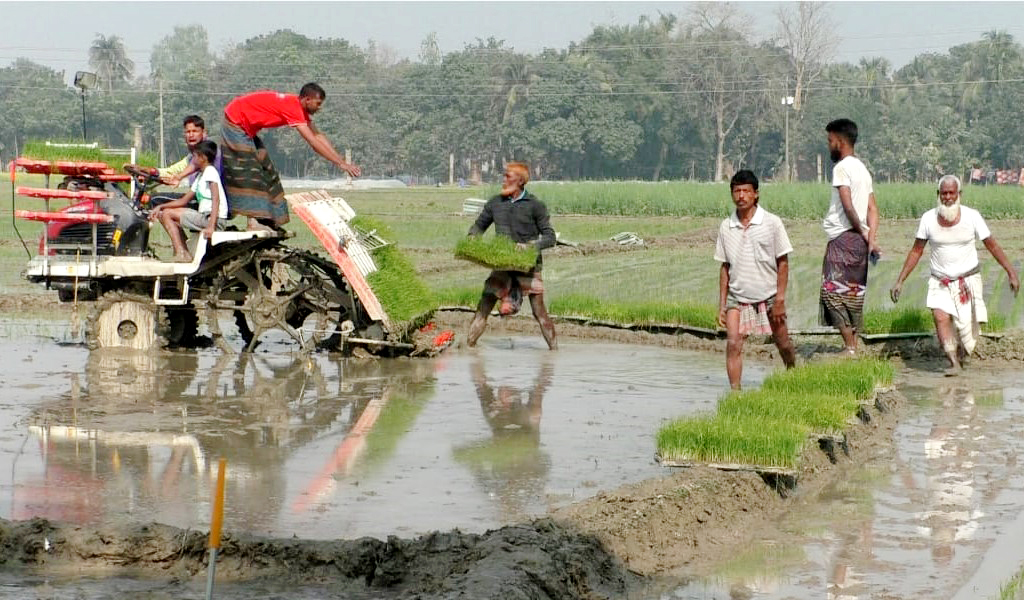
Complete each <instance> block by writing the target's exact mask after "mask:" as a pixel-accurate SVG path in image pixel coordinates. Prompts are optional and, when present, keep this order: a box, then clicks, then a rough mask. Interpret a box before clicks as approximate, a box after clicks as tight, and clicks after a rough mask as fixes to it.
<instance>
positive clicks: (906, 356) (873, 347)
mask: <svg viewBox="0 0 1024 600" xmlns="http://www.w3.org/2000/svg"><path fill="white" fill-rule="evenodd" d="M472 318H473V313H472V311H471V310H470V309H457V310H440V311H438V312H437V313H435V315H434V321H435V322H436V323H437V324H438V326H441V327H444V328H448V329H453V330H454V331H455V335H456V340H457V341H456V343H457V344H460V343H461V342H462V340H463V339H464V337H465V333H466V332H467V331H468V330H469V323H470V321H471V320H472ZM552 318H553V319H554V320H555V322H556V323H557V331H558V335H559V337H563V338H570V339H592V340H601V341H607V342H616V343H621V344H641V345H648V346H652V345H653V346H660V347H664V348H681V349H684V350H695V351H699V352H713V353H719V354H725V338H724V337H723V338H720V339H707V338H705V337H702V336H700V335H693V334H690V333H679V334H675V333H655V332H651V331H643V330H633V329H624V328H619V327H608V326H605V325H599V324H595V323H588V324H581V323H578V322H576V321H572V320H565V319H560V318H559V317H552ZM495 333H499V334H500V333H514V334H527V335H529V334H536V335H537V337H538V339H540V329H539V326H538V325H537V322H536V321H534V319H533V317H532V316H530V315H528V314H526V315H524V314H520V315H516V316H509V317H496V316H492V317H491V318H490V319H488V321H487V333H485V334H484V335H487V334H491V335H493V334H495ZM791 337H792V339H793V343H794V344H795V345H796V350H797V356H798V358H801V359H803V360H808V359H812V358H815V357H828V356H829V355H838V354H839V353H840V351H841V350H842V346H843V345H842V341H841V339H840V336H839V334H838V333H836V334H835V335H834V336H828V335H824V336H823V335H797V334H794V335H792V336H791ZM860 352H861V353H862V354H864V355H866V356H877V357H879V358H887V359H893V358H896V359H902V360H903V361H906V362H911V361H914V362H922V361H934V363H935V364H934V366H933V368H932V369H931V370H934V371H936V372H938V371H941V370H942V369H943V368H945V359H944V356H945V355H944V354H943V352H942V350H941V348H939V345H938V342H936V340H935V336H928V337H923V338H917V339H913V338H911V339H893V340H886V341H884V342H876V343H871V344H868V343H864V342H861V344H860ZM743 353H744V355H746V356H748V357H754V358H758V359H762V360H769V361H774V360H778V359H779V357H778V351H777V350H776V348H775V345H774V344H773V343H772V341H771V338H770V337H769V336H764V337H750V338H748V339H747V342H746V343H745V344H744V346H743ZM1022 360H1024V331H1016V330H1014V331H1007V332H1005V333H1004V334H1003V335H1002V336H1001V337H999V338H990V337H984V336H983V337H981V338H980V339H979V340H978V346H977V347H976V348H975V350H974V354H973V355H972V356H971V358H970V359H969V360H968V361H967V362H968V363H984V364H985V365H986V366H987V367H992V368H999V367H1014V368H1016V367H1017V366H1019V363H1020V361H1022ZM965 366H966V367H967V368H969V366H968V365H965ZM723 369H724V366H723Z"/></svg>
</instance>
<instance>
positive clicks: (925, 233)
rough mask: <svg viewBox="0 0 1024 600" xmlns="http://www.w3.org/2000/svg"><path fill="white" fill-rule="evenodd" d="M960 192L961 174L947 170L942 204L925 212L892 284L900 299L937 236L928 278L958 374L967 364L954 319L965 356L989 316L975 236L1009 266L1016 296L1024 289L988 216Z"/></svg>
mask: <svg viewBox="0 0 1024 600" xmlns="http://www.w3.org/2000/svg"><path fill="white" fill-rule="evenodd" d="M960 194H961V185H960V178H959V177H957V176H956V175H946V176H944V177H943V178H942V179H940V180H939V191H938V196H939V200H938V206H936V207H935V208H933V209H931V210H929V211H928V212H926V213H924V216H922V217H921V223H920V225H919V226H918V228H917V235H916V236H915V237H916V238H917V239H915V240H914V245H913V247H911V248H910V252H908V253H907V259H906V261H904V263H903V269H902V270H900V274H899V277H897V278H896V283H895V284H894V285H893V286H892V288H891V289H890V290H889V296H890V298H892V301H893V302H897V301H899V299H900V292H901V291H902V289H903V282H904V281H906V279H907V277H908V276H909V275H910V273H911V271H913V270H914V267H916V266H917V262H918V261H919V260H921V255H922V254H923V253H924V245H925V244H926V243H928V242H931V248H932V249H931V256H930V257H929V266H930V268H931V277H929V278H928V300H927V301H926V306H928V308H930V309H932V317H933V318H934V319H935V333H936V335H937V336H938V338H939V344H940V345H941V346H942V350H943V352H945V353H946V358H948V359H949V368H948V369H946V376H955V375H957V374H958V373H959V370H960V368H961V352H960V349H959V348H958V344H957V338H956V337H954V335H953V331H952V329H951V327H950V321H951V320H952V322H953V323H954V324H955V325H956V329H957V333H958V335H959V338H960V340H959V343H960V347H961V348H962V356H965V357H966V356H969V355H970V354H971V352H973V351H974V346H975V345H976V344H977V337H978V333H979V328H978V323H984V322H986V321H988V311H987V310H986V308H985V300H984V299H983V298H982V289H981V268H980V265H979V263H978V249H977V248H976V247H975V245H974V244H975V240H981V241H982V243H983V244H985V248H987V249H988V251H989V252H991V253H992V256H993V258H995V259H996V262H998V263H999V266H1001V267H1002V268H1003V270H1005V271H1006V274H1007V276H1009V278H1010V289H1011V290H1013V294H1014V296H1016V295H1017V290H1019V289H1020V281H1019V280H1018V279H1017V273H1016V272H1015V271H1014V270H1013V267H1012V266H1011V265H1010V261H1009V260H1008V259H1007V258H1006V253H1004V252H1003V249H1002V247H1000V246H999V244H998V243H996V240H995V238H994V237H992V233H991V232H990V231H989V229H988V225H986V224H985V219H983V218H982V216H981V213H979V212H978V211H976V210H974V209H973V208H968V207H966V206H961V205H960Z"/></svg>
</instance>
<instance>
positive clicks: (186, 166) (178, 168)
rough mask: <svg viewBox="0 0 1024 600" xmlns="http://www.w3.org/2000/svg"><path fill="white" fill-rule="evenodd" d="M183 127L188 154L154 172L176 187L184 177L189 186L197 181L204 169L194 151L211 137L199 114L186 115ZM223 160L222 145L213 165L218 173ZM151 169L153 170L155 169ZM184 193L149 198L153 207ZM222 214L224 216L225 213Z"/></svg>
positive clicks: (165, 193) (163, 193) (155, 195)
mask: <svg viewBox="0 0 1024 600" xmlns="http://www.w3.org/2000/svg"><path fill="white" fill-rule="evenodd" d="M182 127H183V133H184V137H185V146H186V148H187V149H188V154H186V155H185V156H184V157H182V159H181V160H179V161H178V162H176V163H174V164H172V165H169V166H166V167H163V168H162V169H155V173H154V174H155V175H156V176H157V177H159V179H160V182H161V183H164V184H167V185H170V186H175V187H176V186H177V185H178V184H179V183H180V182H181V180H182V179H185V178H188V179H187V180H188V185H189V187H191V186H192V184H193V183H195V180H196V177H197V176H198V175H199V173H200V172H201V171H202V169H201V168H200V167H199V165H198V164H197V163H196V160H195V154H194V152H195V149H196V144H198V143H199V142H201V141H203V140H206V139H209V138H208V137H207V135H206V122H205V121H203V118H202V117H200V116H199V115H189V116H187V117H185V119H184V121H183V122H182ZM221 161H222V155H221V150H220V147H219V146H218V147H217V157H216V159H215V160H214V161H213V167H214V168H215V169H217V173H218V174H219V173H220V172H221ZM129 166H132V167H135V168H136V169H137V170H142V171H146V170H150V169H147V168H145V167H139V166H138V165H125V167H126V168H127V167H129ZM150 171H151V172H152V171H153V170H150ZM183 195H184V193H183V192H161V193H159V194H154V195H153V196H152V197H151V198H150V200H149V205H150V206H151V207H155V206H160V205H161V204H166V203H167V202H171V201H172V200H177V199H179V198H181V197H182V196H183ZM193 208H194V202H193ZM221 216H222V217H224V216H225V215H221Z"/></svg>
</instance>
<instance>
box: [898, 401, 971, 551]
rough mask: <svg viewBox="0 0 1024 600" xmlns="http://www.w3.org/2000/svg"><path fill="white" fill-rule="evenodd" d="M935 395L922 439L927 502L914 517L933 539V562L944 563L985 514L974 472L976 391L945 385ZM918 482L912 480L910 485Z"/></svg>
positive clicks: (967, 537) (925, 534)
mask: <svg viewBox="0 0 1024 600" xmlns="http://www.w3.org/2000/svg"><path fill="white" fill-rule="evenodd" d="M936 397H937V399H938V400H939V402H940V404H941V408H940V409H939V410H938V411H937V413H936V418H935V421H934V423H933V424H932V428H931V431H930V432H929V434H928V439H927V440H926V441H925V443H924V456H925V457H926V459H927V465H928V466H927V471H926V475H925V480H924V492H925V493H926V494H927V504H926V509H925V510H923V511H920V512H917V513H916V514H915V517H916V519H917V522H918V526H917V530H918V532H919V534H920V535H922V536H924V537H926V538H927V539H928V540H929V544H930V546H931V556H932V560H933V561H934V562H935V563H936V565H937V566H940V567H944V566H946V565H948V564H949V563H950V561H951V560H952V559H953V556H954V555H955V553H956V546H957V545H958V544H962V543H964V542H966V541H968V540H971V539H972V538H973V537H974V534H975V533H976V532H977V530H978V519H980V518H981V517H983V516H984V513H983V512H982V510H981V508H980V506H981V502H980V498H979V495H978V493H977V486H976V484H975V474H974V461H975V458H976V457H977V456H978V454H979V448H978V442H979V438H978V437H977V430H978V429H979V427H978V424H977V420H978V406H977V403H976V402H975V398H974V394H973V393H972V392H971V391H970V390H968V389H963V388H957V387H943V388H940V389H939V390H937V393H936ZM914 483H915V482H914V480H913V479H910V480H909V484H910V485H914Z"/></svg>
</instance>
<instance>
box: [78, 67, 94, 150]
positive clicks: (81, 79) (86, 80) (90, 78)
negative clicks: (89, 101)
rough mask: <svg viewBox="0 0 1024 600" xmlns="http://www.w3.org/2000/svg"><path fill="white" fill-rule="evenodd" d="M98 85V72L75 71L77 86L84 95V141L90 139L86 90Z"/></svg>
mask: <svg viewBox="0 0 1024 600" xmlns="http://www.w3.org/2000/svg"><path fill="white" fill-rule="evenodd" d="M95 85H96V74H95V73H89V72H87V71H78V72H77V73H75V87H76V88H78V89H79V90H81V92H82V93H81V95H82V141H83V142H87V141H88V139H89V136H88V132H87V130H86V127H85V90H86V88H91V87H93V86H95Z"/></svg>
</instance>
